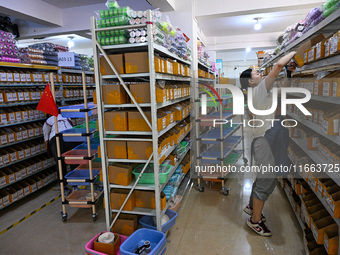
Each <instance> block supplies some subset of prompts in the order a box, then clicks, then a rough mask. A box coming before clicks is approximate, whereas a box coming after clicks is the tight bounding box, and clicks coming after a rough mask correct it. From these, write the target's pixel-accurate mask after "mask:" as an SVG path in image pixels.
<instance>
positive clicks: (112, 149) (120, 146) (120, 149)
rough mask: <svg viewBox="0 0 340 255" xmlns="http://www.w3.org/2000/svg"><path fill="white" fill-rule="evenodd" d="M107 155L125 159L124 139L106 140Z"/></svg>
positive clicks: (125, 147)
mask: <svg viewBox="0 0 340 255" xmlns="http://www.w3.org/2000/svg"><path fill="white" fill-rule="evenodd" d="M106 148H107V157H108V158H115V159H127V158H128V157H127V155H128V154H127V146H126V141H106Z"/></svg>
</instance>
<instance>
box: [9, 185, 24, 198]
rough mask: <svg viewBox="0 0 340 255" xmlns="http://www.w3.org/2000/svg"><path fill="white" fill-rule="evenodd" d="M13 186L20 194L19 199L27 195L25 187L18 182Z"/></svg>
mask: <svg viewBox="0 0 340 255" xmlns="http://www.w3.org/2000/svg"><path fill="white" fill-rule="evenodd" d="M11 187H13V188H14V189H15V190H16V192H17V194H18V199H21V198H23V197H24V196H25V195H24V188H23V187H21V186H20V185H19V184H18V183H15V184H13V185H11Z"/></svg>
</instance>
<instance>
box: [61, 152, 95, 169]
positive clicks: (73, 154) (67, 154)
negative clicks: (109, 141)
mask: <svg viewBox="0 0 340 255" xmlns="http://www.w3.org/2000/svg"><path fill="white" fill-rule="evenodd" d="M96 153H97V150H91V156H94V155H95V154H96ZM62 156H63V157H87V156H88V155H87V150H70V151H67V152H65V153H63V154H62ZM88 163H89V160H88V159H66V158H65V164H69V165H80V164H88Z"/></svg>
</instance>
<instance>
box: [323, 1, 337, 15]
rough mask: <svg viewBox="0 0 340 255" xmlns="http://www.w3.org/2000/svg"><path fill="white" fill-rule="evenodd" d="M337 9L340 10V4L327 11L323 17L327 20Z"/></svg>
mask: <svg viewBox="0 0 340 255" xmlns="http://www.w3.org/2000/svg"><path fill="white" fill-rule="evenodd" d="M337 9H339V4H335V5H333V6H332V7H331V8H329V9H327V10H325V11H324V12H323V14H322V15H323V17H324V18H327V17H328V16H329V15H331V14H332V13H333V12H335V11H336V10H337Z"/></svg>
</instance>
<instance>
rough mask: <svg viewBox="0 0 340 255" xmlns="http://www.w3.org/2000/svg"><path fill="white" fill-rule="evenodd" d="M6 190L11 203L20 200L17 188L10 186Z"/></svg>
mask: <svg viewBox="0 0 340 255" xmlns="http://www.w3.org/2000/svg"><path fill="white" fill-rule="evenodd" d="M6 191H7V193H8V195H9V202H10V203H14V202H16V201H17V200H18V192H17V191H16V189H14V188H12V187H11V186H10V187H7V188H6Z"/></svg>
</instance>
